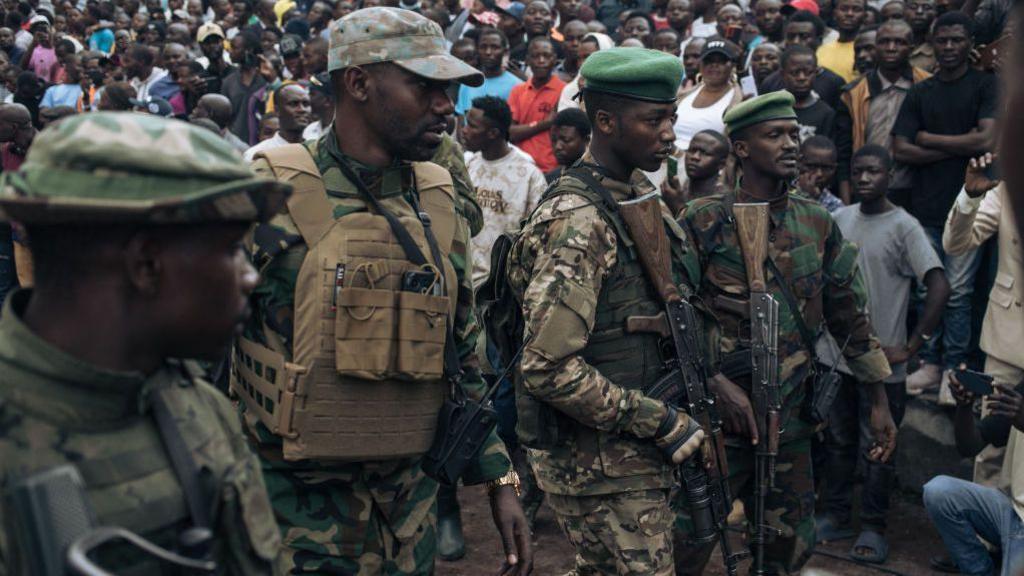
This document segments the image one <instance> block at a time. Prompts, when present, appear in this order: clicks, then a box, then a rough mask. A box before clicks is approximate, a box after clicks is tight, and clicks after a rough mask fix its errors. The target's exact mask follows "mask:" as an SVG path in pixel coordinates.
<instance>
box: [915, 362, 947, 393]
mask: <svg viewBox="0 0 1024 576" xmlns="http://www.w3.org/2000/svg"><path fill="white" fill-rule="evenodd" d="M941 380H942V367H941V366H939V365H938V364H932V363H931V362H926V363H924V364H922V365H921V367H920V368H918V369H917V370H916V371H915V372H914V373H913V374H911V375H910V376H907V394H909V395H911V396H917V395H918V394H920V393H921V392H924V391H925V390H928V389H931V388H935V387H936V386H938V385H939V383H940V381H941Z"/></svg>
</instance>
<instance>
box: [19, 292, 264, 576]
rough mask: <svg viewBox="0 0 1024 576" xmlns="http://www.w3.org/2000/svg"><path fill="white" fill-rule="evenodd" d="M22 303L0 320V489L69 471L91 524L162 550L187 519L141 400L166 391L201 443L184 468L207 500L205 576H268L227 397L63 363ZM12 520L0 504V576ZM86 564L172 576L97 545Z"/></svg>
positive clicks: (256, 494) (254, 494)
mask: <svg viewBox="0 0 1024 576" xmlns="http://www.w3.org/2000/svg"><path fill="white" fill-rule="evenodd" d="M28 296H29V292H28V291H26V290H22V291H20V292H15V293H13V294H11V295H10V297H9V298H8V299H7V303H6V304H5V309H4V311H3V319H2V320H0V491H5V492H6V491H7V490H8V489H10V488H11V486H12V484H13V483H15V482H17V481H18V479H20V478H23V477H25V476H27V475H31V474H34V473H37V472H41V471H43V470H47V469H50V468H52V467H55V466H59V465H64V464H74V465H75V467H76V468H77V469H78V471H79V473H80V474H81V475H82V478H83V480H84V482H85V488H86V494H85V496H86V500H87V501H88V503H89V504H90V505H91V507H92V508H93V511H94V512H95V514H96V519H97V525H99V526H120V527H123V528H126V529H128V530H129V531H131V532H134V533H136V534H138V535H140V536H142V537H143V538H146V539H148V540H150V541H151V542H153V543H155V544H157V545H159V546H163V547H164V548H167V549H169V550H174V549H175V548H176V547H177V544H178V535H179V534H180V533H181V531H182V530H183V529H185V528H187V527H188V526H189V525H190V521H189V509H188V507H187V505H186V501H185V497H184V493H183V492H182V489H181V486H180V484H179V482H178V479H177V476H176V473H175V470H174V468H173V467H172V466H171V463H170V459H169V457H168V455H167V452H166V450H165V447H164V442H163V441H162V439H161V436H160V432H159V429H158V427H157V424H156V419H155V417H154V416H153V411H152V409H151V407H150V402H149V400H148V398H149V395H150V394H151V393H152V391H154V390H156V389H164V388H163V387H170V390H171V392H170V393H171V394H173V395H174V396H175V397H176V398H177V400H175V404H176V405H177V406H179V408H177V409H175V410H174V412H173V413H172V414H173V417H174V418H175V420H177V421H178V422H179V424H178V429H179V430H181V431H182V436H183V437H185V436H189V435H190V436H193V437H198V438H199V441H200V442H201V448H198V449H197V450H196V451H195V461H196V465H197V466H200V467H202V468H204V469H205V471H206V472H207V478H208V479H209V480H210V482H201V484H202V483H205V484H208V485H207V490H206V493H207V494H210V495H212V497H213V498H214V500H213V501H211V502H210V508H211V510H215V511H216V514H215V515H214V516H213V517H212V519H211V530H212V531H213V533H214V537H215V538H216V544H215V546H214V547H213V559H214V560H216V561H217V563H218V564H219V567H220V571H219V572H217V573H218V574H232V575H238V576H243V575H244V576H248V575H260V574H267V575H269V574H271V573H272V566H271V561H272V560H273V559H274V558H275V557H276V556H277V553H278V551H279V548H280V544H281V539H280V534H279V532H278V528H277V524H276V523H275V521H274V515H273V512H272V511H271V508H270V503H269V501H268V499H267V491H266V488H265V486H264V482H263V476H262V473H261V471H260V467H259V462H258V460H257V459H256V457H255V456H254V455H253V454H252V452H250V450H249V446H248V442H247V441H246V439H245V436H244V435H243V433H242V429H241V425H240V423H239V421H238V414H237V413H236V412H235V410H234V408H233V407H232V406H231V403H230V402H229V401H228V400H227V398H225V397H224V396H223V395H222V394H220V393H219V392H217V391H216V390H214V389H213V387H211V386H209V385H208V384H206V383H205V382H202V381H198V380H196V379H195V378H193V377H192V376H191V375H190V374H189V373H187V371H186V370H184V369H183V368H184V364H183V363H180V362H175V361H168V362H167V363H166V364H165V365H164V366H163V367H162V368H161V369H159V370H158V371H157V372H156V373H155V374H151V375H149V376H144V375H143V374H141V373H137V372H114V371H110V370H105V369H102V368H98V367H96V366H92V365H89V364H86V363H85V362H83V361H81V360H79V359H77V358H74V357H72V356H69V355H68V354H66V353H64V352H63V351H61V350H58V349H57V348H55V347H54V346H52V345H50V344H49V343H47V342H45V341H43V340H42V339H40V338H39V337H38V336H36V335H35V334H34V333H33V332H32V331H31V330H30V329H29V328H28V327H27V326H26V325H25V324H24V323H23V322H22V320H21V318H20V317H19V316H20V315H21V314H22V313H23V311H24V308H25V306H26V305H27V303H28ZM183 415H187V417H184V418H183ZM187 443H188V441H187V440H186V444H187ZM5 516H6V517H5ZM13 521H14V520H13V518H11V517H10V515H9V514H5V511H4V510H3V508H2V506H0V526H2V528H0V575H3V574H7V575H10V576H16V575H21V574H24V571H23V568H22V566H21V564H20V560H19V555H20V554H23V553H24V550H23V549H22V547H21V546H19V545H18V544H17V543H16V542H15V534H16V533H18V532H20V531H22V530H24V529H25V527H24V526H21V525H13V526H12V522H13ZM95 559H96V560H97V561H98V564H99V566H100V567H101V568H103V569H105V570H107V571H109V572H111V573H116V574H119V575H122V576H135V575H143V576H156V575H159V574H169V573H175V574H176V573H177V572H176V571H172V570H171V569H170V567H169V566H167V565H161V564H160V563H158V562H156V561H155V560H154V559H152V558H151V557H150V556H144V555H142V554H141V553H138V551H137V550H135V549H133V548H130V547H127V546H120V545H107V546H104V547H102V548H101V549H100V551H99V553H98V554H96V555H95Z"/></svg>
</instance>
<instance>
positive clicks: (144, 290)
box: [123, 230, 164, 296]
mask: <svg viewBox="0 0 1024 576" xmlns="http://www.w3.org/2000/svg"><path fill="white" fill-rule="evenodd" d="M162 253H163V243H162V242H160V241H159V239H158V238H157V237H156V236H155V235H153V234H151V233H149V232H147V231H144V230H143V231H140V232H138V233H136V234H133V235H132V237H131V238H130V239H129V240H128V242H127V243H126V244H125V245H124V250H123V255H124V268H125V273H126V274H127V276H128V280H129V282H130V283H131V285H132V287H133V288H134V289H135V290H136V291H137V292H139V293H141V294H144V295H146V296H153V295H155V294H156V293H158V292H159V291H160V280H161V278H160V277H161V274H162V273H163V269H164V265H163V262H162V259H161V257H162Z"/></svg>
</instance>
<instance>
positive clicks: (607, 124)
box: [593, 110, 618, 136]
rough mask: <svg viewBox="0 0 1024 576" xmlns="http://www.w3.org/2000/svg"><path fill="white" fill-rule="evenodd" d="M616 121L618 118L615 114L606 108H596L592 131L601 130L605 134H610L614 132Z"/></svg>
mask: <svg viewBox="0 0 1024 576" xmlns="http://www.w3.org/2000/svg"><path fill="white" fill-rule="evenodd" d="M617 122H618V118H617V117H616V115H615V114H612V113H611V112H609V111H607V110H598V111H597V112H596V113H595V114H594V127H593V131H594V132H601V133H602V134H605V135H608V136H610V135H612V134H614V133H615V125H616V123H617Z"/></svg>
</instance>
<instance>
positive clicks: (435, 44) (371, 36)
mask: <svg viewBox="0 0 1024 576" xmlns="http://www.w3.org/2000/svg"><path fill="white" fill-rule="evenodd" d="M378 62H392V63H394V64H396V65H398V66H401V67H402V68H404V69H406V70H408V71H409V72H412V73H413V74H416V75H417V76H423V77H424V78H430V79H432V80H456V81H458V82H461V83H463V84H468V85H469V86H479V85H481V84H483V82H484V75H483V74H482V73H481V72H480V71H479V70H477V69H476V68H473V67H472V66H470V65H469V64H466V63H465V62H463V61H462V60H459V59H458V58H456V57H454V56H452V55H451V54H449V53H448V50H447V49H446V48H445V42H444V34H443V33H442V32H441V27H440V26H438V25H437V23H436V22H434V21H432V20H429V19H428V18H426V17H424V16H421V15H419V14H417V13H416V12H413V11H412V10H402V9H400V8H386V7H375V8H364V9H362V10H356V11H355V12H352V13H351V14H349V15H347V16H345V17H344V18H342V19H340V20H338V21H337V22H334V23H333V24H331V41H330V48H329V50H328V53H327V71H328V72H334V71H335V70H343V69H345V68H348V67H349V66H360V65H363V64H376V63H378Z"/></svg>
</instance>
